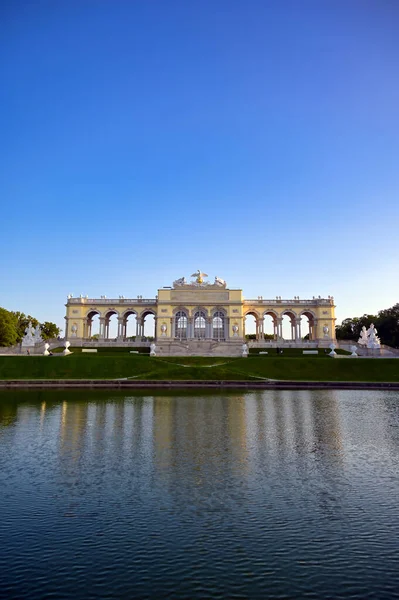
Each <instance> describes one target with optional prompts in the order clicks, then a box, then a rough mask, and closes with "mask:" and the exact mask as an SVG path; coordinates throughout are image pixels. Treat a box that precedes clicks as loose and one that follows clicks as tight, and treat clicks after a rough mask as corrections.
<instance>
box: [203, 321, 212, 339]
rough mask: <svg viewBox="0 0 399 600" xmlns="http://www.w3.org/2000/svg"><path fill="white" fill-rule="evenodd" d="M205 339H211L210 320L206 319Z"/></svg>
mask: <svg viewBox="0 0 399 600" xmlns="http://www.w3.org/2000/svg"><path fill="white" fill-rule="evenodd" d="M205 323H206V324H205V339H207V340H210V339H212V319H211V318H210V317H208V318H207V319H206V321H205Z"/></svg>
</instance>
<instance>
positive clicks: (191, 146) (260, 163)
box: [0, 0, 399, 326]
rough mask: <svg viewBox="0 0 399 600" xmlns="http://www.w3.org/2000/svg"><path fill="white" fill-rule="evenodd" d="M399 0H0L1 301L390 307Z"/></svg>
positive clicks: (38, 308)
mask: <svg viewBox="0 0 399 600" xmlns="http://www.w3.org/2000/svg"><path fill="white" fill-rule="evenodd" d="M398 28H399V5H398V3H397V2H396V1H395V0H392V1H390V0H378V1H377V0H375V1H373V2H371V1H367V0H366V1H364V0H358V1H357V0H326V1H324V2H320V0H314V1H313V0H301V1H299V0H287V1H284V0H283V1H281V2H269V1H267V0H249V1H245V2H244V0H230V1H228V0H189V1H188V0H185V1H183V0H179V1H178V0H153V1H149V0H135V1H131V2H130V1H127V0H112V1H111V0H108V1H101V0H97V1H96V2H93V1H92V0H72V1H68V2H67V1H63V0H58V1H56V2H54V1H53V0H49V1H46V0H42V1H41V2H28V1H23V2H22V1H19V0H4V1H3V2H2V3H1V7H0V31H1V35H0V53H1V54H0V55H1V57H2V58H1V62H0V76H1V82H2V86H1V88H2V89H1V91H0V108H1V110H0V120H1V123H0V125H1V132H2V133H1V139H2V143H1V163H0V164H1V167H0V195H1V198H2V209H1V214H2V218H1V236H0V252H1V264H0V305H2V306H4V307H6V308H8V309H10V310H22V311H24V312H29V313H31V314H33V315H35V316H37V318H39V320H41V321H44V320H52V321H55V322H57V323H58V324H59V325H61V326H63V322H64V319H63V317H64V306H63V305H64V303H65V300H66V295H67V294H68V293H69V292H72V293H74V294H75V295H79V294H80V293H82V294H84V295H86V294H88V295H89V296H90V297H99V296H100V295H102V294H106V295H107V296H108V297H118V296H119V294H123V295H125V296H126V297H134V296H136V295H138V294H141V295H142V296H143V297H154V296H155V294H156V290H157V288H158V287H162V286H164V285H171V282H172V281H173V280H174V279H176V278H177V277H181V276H183V275H185V276H186V277H188V276H189V275H190V274H191V273H192V272H194V271H195V270H196V269H198V268H200V269H202V270H204V271H206V272H207V273H208V274H209V275H210V276H211V277H212V278H213V277H214V276H215V275H218V276H219V277H223V278H224V279H226V280H227V282H228V284H229V285H230V286H231V287H242V288H243V290H244V295H245V296H246V297H247V298H253V297H257V296H258V295H263V297H264V298H274V297H275V296H276V295H280V296H282V297H293V296H294V295H299V296H300V297H302V298H311V297H312V296H313V295H316V296H318V295H319V294H320V295H322V296H327V295H329V294H331V295H334V297H335V300H336V303H337V317H338V320H339V321H340V320H342V319H343V318H345V317H347V316H356V315H361V314H363V313H366V312H367V313H374V312H377V311H378V310H379V309H382V308H387V307H389V306H391V305H393V304H394V303H396V302H398V301H399V279H398V258H399V252H398V240H397V238H398V225H399V205H398V191H399V169H398V163H399V108H398V107H399V76H398V61H399V36H398V34H397V32H398Z"/></svg>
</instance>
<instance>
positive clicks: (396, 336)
mask: <svg viewBox="0 0 399 600" xmlns="http://www.w3.org/2000/svg"><path fill="white" fill-rule="evenodd" d="M374 324H375V326H376V327H377V330H378V336H379V338H380V340H381V342H382V343H383V344H387V345H388V346H394V347H395V348H396V347H398V346H399V304H395V305H394V306H392V307H391V308H387V309H385V310H380V311H379V313H378V316H377V318H376V320H375V321H374Z"/></svg>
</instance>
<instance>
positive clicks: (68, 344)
mask: <svg viewBox="0 0 399 600" xmlns="http://www.w3.org/2000/svg"><path fill="white" fill-rule="evenodd" d="M70 345H71V342H65V344H64V346H65V350H64V351H63V353H62V354H63V355H64V356H68V354H72V352H71V351H70V349H69V346H70Z"/></svg>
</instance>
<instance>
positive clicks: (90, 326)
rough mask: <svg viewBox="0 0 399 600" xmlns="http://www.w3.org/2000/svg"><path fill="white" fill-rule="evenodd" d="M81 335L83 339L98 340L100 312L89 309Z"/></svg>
mask: <svg viewBox="0 0 399 600" xmlns="http://www.w3.org/2000/svg"><path fill="white" fill-rule="evenodd" d="M83 337H84V338H85V339H88V340H91V339H94V340H98V339H99V337H100V313H99V311H98V310H91V311H90V312H89V313H88V315H87V317H86V320H85V323H84V331H83Z"/></svg>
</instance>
